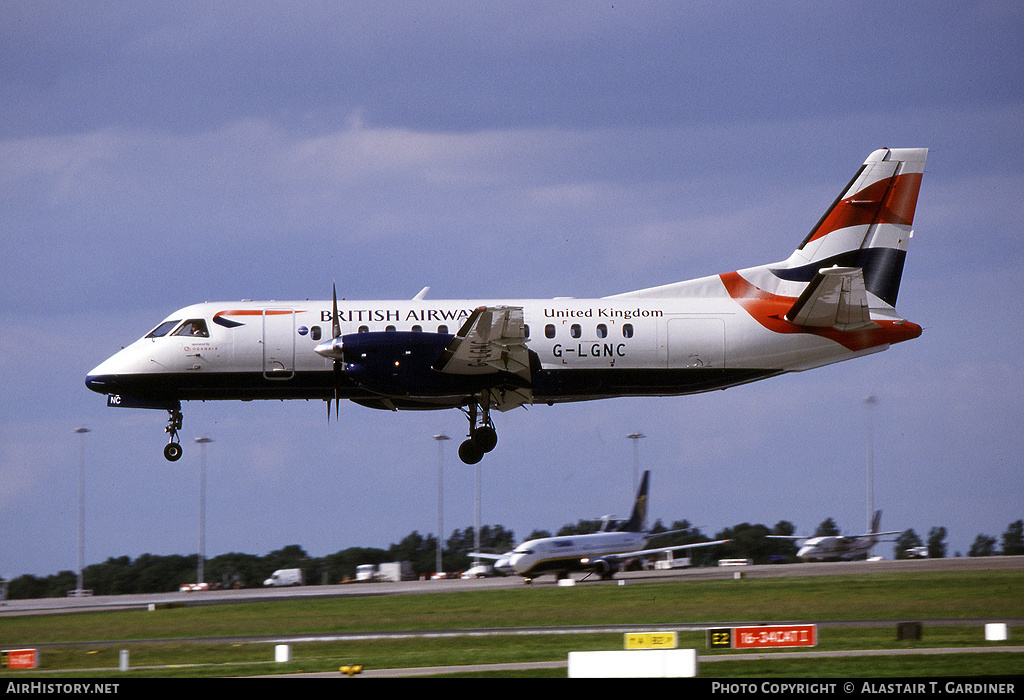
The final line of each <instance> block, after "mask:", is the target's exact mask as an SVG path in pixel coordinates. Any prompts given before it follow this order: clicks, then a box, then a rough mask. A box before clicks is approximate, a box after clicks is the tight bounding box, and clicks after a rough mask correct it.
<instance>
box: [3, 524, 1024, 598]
mask: <svg viewBox="0 0 1024 700" xmlns="http://www.w3.org/2000/svg"><path fill="white" fill-rule="evenodd" d="M601 525H602V522H601V521H599V520H580V521H579V522H577V523H576V524H575V525H565V526H563V527H562V528H561V529H560V530H558V531H557V532H556V533H554V535H555V536H559V537H566V536H571V535H579V534H586V533H589V532H596V531H597V530H598V529H599V528H600V527H601ZM651 531H652V532H653V533H662V532H670V533H671V534H666V535H662V536H660V537H655V538H654V539H652V540H651V542H650V545H649V546H651V547H660V546H664V545H673V544H691V543H694V542H707V541H710V540H721V539H730V540H732V541H731V542H728V543H726V544H722V545H716V546H714V547H706V548H702V549H694V550H691V552H690V554H691V558H692V564H693V565H694V566H713V565H715V563H716V562H717V561H718V560H719V559H733V558H737V559H750V560H751V561H752V562H753V563H755V564H768V563H785V562H791V561H796V551H797V545H796V544H795V543H794V542H793V541H790V540H776V539H768V538H767V537H766V535H794V534H796V532H795V527H794V526H793V524H792V523H790V522H788V521H785V520H782V521H779V522H778V523H776V525H775V526H774V527H773V528H768V527H767V526H765V525H761V524H754V525H751V524H750V523H741V524H739V525H735V526H733V527H730V528H726V529H724V530H721V531H719V532H718V533H716V534H715V536H714V537H710V538H709V537H705V536H704V535H703V534H702V533H701V531H700V529H699V528H696V527H694V526H693V525H691V524H690V522H689V521H687V520H678V521H675V522H673V523H672V524H671V525H670V526H668V527H665V526H664V525H663V524H662V523H661V521H660V520H659V521H657V522H656V523H655V524H654V527H653V528H652V529H651ZM474 534H475V533H474V529H473V528H472V527H467V528H465V529H463V530H455V531H453V532H452V534H451V536H450V537H449V538H448V539H447V540H446V541H445V543H444V549H443V551H442V555H443V559H442V563H443V569H444V570H445V571H464V570H465V569H467V568H469V567H470V566H471V557H470V556H469V554H470V553H471V552H473V551H474V550H475V547H476V544H475V536H474ZM838 534H840V533H839V528H838V527H836V524H835V522H834V521H833V520H832V519H831V518H828V519H826V520H825V521H823V522H822V523H821V524H820V525H819V526H818V528H817V530H815V532H814V535H815V536H817V535H838ZM946 534H947V533H946V528H944V527H933V528H931V530H929V532H928V539H927V544H925V543H922V542H921V538H920V537H918V535H917V534H916V533H915V532H914V531H913V530H912V529H911V530H906V531H904V532H903V533H901V534H900V535H899V536H898V537H897V538H896V540H895V547H894V550H893V551H894V556H895V557H896V558H897V559H906V558H908V557H910V556H912V554H911V550H915V549H916V548H918V547H927V551H928V556H929V557H931V558H944V557H945V556H946V543H945V539H946ZM551 536H552V533H550V532H548V531H545V530H534V531H533V532H531V533H530V534H529V535H528V536H527V537H526V538H525V539H526V540H531V539H536V538H538V537H551ZM1001 540H1002V541H1001V547H997V546H996V545H997V540H996V538H995V537H989V536H988V535H983V534H982V535H978V536H977V538H976V539H975V540H974V543H973V544H972V545H971V548H970V550H969V551H968V553H967V556H970V557H984V556H994V555H997V554H1003V555H1021V554H1024V520H1017V521H1016V522H1013V523H1010V525H1009V527H1008V528H1007V530H1006V532H1004V533H1003V535H1002V538H1001ZM524 541H525V540H524ZM515 544H516V540H515V539H514V536H513V533H512V531H511V530H507V529H506V528H504V527H502V526H501V525H485V526H483V527H481V528H480V543H479V546H480V549H481V551H490V552H507V551H509V550H511V549H512V548H513V547H515ZM917 551H919V550H917ZM956 556H960V553H959V552H957V553H956ZM436 558H437V540H436V538H435V537H434V535H421V534H420V533H419V532H416V531H413V532H411V533H409V534H408V535H406V537H405V538H404V539H402V541H401V542H399V543H397V544H392V545H391V546H390V547H388V548H387V549H379V548H372V547H350V548H348V549H344V550H341V551H340V552H336V553H335V554H328V555H327V556H324V557H311V556H309V554H307V553H306V551H305V550H304V549H303V548H302V547H301V546H299V545H297V544H292V545H288V546H286V547H283V548H282V549H278V550H275V551H273V552H270V553H269V554H267V555H266V556H262V557H261V556H257V555H254V554H241V553H236V552H231V553H228V554H220V555H217V556H215V557H210V558H208V559H206V561H205V562H204V564H203V571H204V578H205V579H206V581H207V582H209V583H211V584H212V585H215V586H219V587H223V588H255V587H259V586H261V585H262V584H263V581H264V580H266V579H267V578H269V577H270V574H271V573H273V572H274V571H276V570H277V569H293V568H297V569H302V571H303V573H304V575H305V580H306V583H307V584H313V585H317V584H334V583H341V582H345V581H349V580H352V579H354V578H355V571H356V567H357V566H358V565H360V564H381V563H384V562H390V561H408V562H412V566H413V571H414V572H415V573H416V574H417V575H418V576H428V575H430V574H432V573H433V572H434V570H435V568H436ZM197 569H198V555H190V556H185V555H180V554H171V555H156V554H143V555H141V556H139V557H138V558H136V559H134V560H132V559H131V558H130V557H127V556H122V557H111V558H110V559H107V561H105V562H103V563H102V564H92V565H90V566H88V567H86V568H85V570H84V572H83V587H84V588H85V589H87V590H91V591H92V593H93V595H117V594H133V593H135V594H137V593H163V592H168V591H176V590H178V588H179V587H180V586H181V585H182V584H185V583H193V582H195V580H196V576H197ZM76 587H77V574H76V573H75V572H72V571H61V572H60V573H58V574H54V575H51V576H44V577H39V576H33V575H31V574H25V575H22V576H19V577H17V578H15V579H12V580H11V581H9V582H7V597H8V598H10V599H27V598H56V597H63V596H66V595H67V593H68V591H71V590H74V589H75V588H76Z"/></svg>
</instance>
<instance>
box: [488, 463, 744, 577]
mask: <svg viewBox="0 0 1024 700" xmlns="http://www.w3.org/2000/svg"><path fill="white" fill-rule="evenodd" d="M649 480H650V472H649V471H645V472H644V476H643V479H642V480H641V482H640V488H639V489H638V490H637V494H636V502H635V503H634V505H633V512H632V514H631V515H630V517H629V520H627V521H625V522H623V523H621V524H620V525H618V527H617V529H615V530H603V531H601V532H595V533H593V534H590V535H571V536H566V537H542V538H539V539H535V540H527V541H526V542H523V543H522V544H521V545H519V546H518V547H516V548H515V549H514V550H512V554H511V555H510V556H509V559H508V564H509V566H510V567H511V568H512V570H513V571H515V573H516V574H518V575H519V576H522V577H523V578H524V579H526V582H527V583H530V582H531V581H532V580H533V579H535V578H537V577H538V576H542V575H544V574H554V575H555V577H556V578H559V579H562V578H565V577H566V576H568V575H569V573H570V572H572V571H587V572H591V573H597V574H599V575H600V576H601V578H602V579H610V578H612V576H614V575H615V573H616V572H617V571H619V569H620V568H621V567H622V565H623V563H624V562H626V561H628V560H630V559H636V558H638V557H643V556H646V555H652V554H661V553H664V552H672V551H675V550H678V549H695V548H699V547H711V546H713V545H716V544H724V543H726V542H728V541H729V540H715V541H714V542H697V543H693V544H684V545H671V546H667V547H655V548H653V549H644V547H645V546H646V544H647V542H648V540H650V539H651V538H653V537H658V536H660V535H669V534H672V531H669V532H661V533H650V532H647V531H646V530H647V488H648V482H649ZM606 525H607V523H606ZM470 556H473V557H488V558H491V557H497V556H505V555H493V554H492V555H487V554H483V553H481V552H474V553H473V554H471V555H470ZM588 576H589V573H588Z"/></svg>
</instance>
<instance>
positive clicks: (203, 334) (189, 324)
mask: <svg viewBox="0 0 1024 700" xmlns="http://www.w3.org/2000/svg"><path fill="white" fill-rule="evenodd" d="M174 335H188V336H192V337H193V338H209V337H210V332H209V331H208V330H207V329H206V321H204V320H203V319H201V318H191V319H189V320H188V321H185V322H184V323H183V324H181V328H179V329H178V330H176V331H174Z"/></svg>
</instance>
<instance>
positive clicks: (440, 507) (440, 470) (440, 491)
mask: <svg viewBox="0 0 1024 700" xmlns="http://www.w3.org/2000/svg"><path fill="white" fill-rule="evenodd" d="M432 439H433V440H435V441H436V442H437V558H436V561H435V571H434V573H438V574H439V573H441V571H443V569H442V568H441V567H442V563H441V547H442V546H443V540H444V534H443V533H444V441H445V440H450V439H451V438H449V437H448V436H447V435H444V434H443V433H442V434H439V435H435V436H434V437H433V438H432Z"/></svg>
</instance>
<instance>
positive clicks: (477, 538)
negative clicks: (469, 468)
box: [473, 462, 480, 566]
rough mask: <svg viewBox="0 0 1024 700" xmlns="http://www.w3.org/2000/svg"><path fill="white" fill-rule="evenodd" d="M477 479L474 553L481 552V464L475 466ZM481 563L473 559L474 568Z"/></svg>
mask: <svg viewBox="0 0 1024 700" xmlns="http://www.w3.org/2000/svg"><path fill="white" fill-rule="evenodd" d="M475 471H476V474H475V477H474V479H473V481H474V485H473V486H474V488H473V520H474V523H473V551H475V552H479V551H480V462H477V463H476V465H475ZM479 563H480V559H478V558H476V557H474V558H473V566H476V565H477V564H479Z"/></svg>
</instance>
